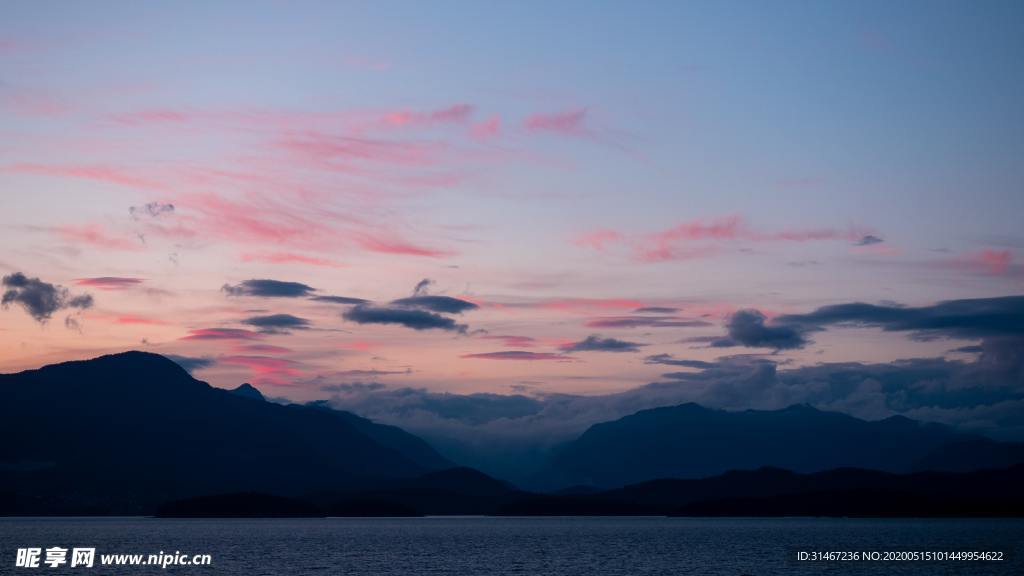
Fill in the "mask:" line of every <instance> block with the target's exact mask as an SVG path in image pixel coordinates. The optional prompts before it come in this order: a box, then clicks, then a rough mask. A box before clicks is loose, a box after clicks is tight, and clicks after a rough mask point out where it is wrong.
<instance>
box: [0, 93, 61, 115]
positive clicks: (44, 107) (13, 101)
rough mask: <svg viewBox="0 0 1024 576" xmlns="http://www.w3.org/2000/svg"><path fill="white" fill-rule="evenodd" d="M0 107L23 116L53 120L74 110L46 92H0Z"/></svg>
mask: <svg viewBox="0 0 1024 576" xmlns="http://www.w3.org/2000/svg"><path fill="white" fill-rule="evenodd" d="M0 105H2V106H3V107H4V108H8V109H9V110H12V111H13V112H15V113H17V114H21V115H23V116H41V117H44V118H54V117H57V116H64V115H66V114H69V113H71V112H73V111H74V108H73V107H72V106H71V105H70V104H68V103H67V102H65V101H63V100H62V99H59V98H57V97H55V96H54V95H52V94H49V93H47V92H42V91H38V90H24V89H10V88H8V89H6V90H3V91H2V92H0Z"/></svg>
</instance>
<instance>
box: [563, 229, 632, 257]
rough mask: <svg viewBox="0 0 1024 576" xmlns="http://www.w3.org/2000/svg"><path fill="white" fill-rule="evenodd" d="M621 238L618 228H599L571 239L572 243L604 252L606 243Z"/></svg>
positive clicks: (617, 240)
mask: <svg viewBox="0 0 1024 576" xmlns="http://www.w3.org/2000/svg"><path fill="white" fill-rule="evenodd" d="M621 240H622V233H621V232H619V231H618V230H611V229H609V228H601V229H598V230H593V231H591V232H584V233H583V234H580V235H578V236H576V237H575V238H574V239H573V243H574V244H576V245H577V246H586V247H588V248H593V249H594V250H597V251H599V252H604V251H605V249H606V248H607V245H608V244H611V243H614V242H620V241H621Z"/></svg>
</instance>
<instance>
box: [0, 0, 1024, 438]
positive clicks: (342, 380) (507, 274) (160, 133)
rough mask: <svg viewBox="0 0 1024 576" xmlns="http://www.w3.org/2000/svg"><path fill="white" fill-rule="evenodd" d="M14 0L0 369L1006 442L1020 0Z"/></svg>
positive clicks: (1018, 370)
mask: <svg viewBox="0 0 1024 576" xmlns="http://www.w3.org/2000/svg"><path fill="white" fill-rule="evenodd" d="M0 11H2V18H0V245H2V246H3V249H2V250H0V274H2V275H3V286H2V287H0V292H2V293H3V309H2V310H0V371H4V372H10V371H17V370H23V369H29V368H34V367H38V366H40V365H43V364H47V363H52V362H57V361H63V360H69V359H82V358H89V357H93V356H96V355H100V354H105V353H111V352H117V351H123V350H128V349H140V350H148V351H152V352H157V353H161V354H166V355H171V356H172V357H174V358H176V359H177V360H178V361H179V362H180V363H181V364H182V365H183V366H185V367H187V368H188V369H190V370H191V371H192V373H193V374H194V375H195V376H196V377H197V378H200V379H203V380H205V381H208V382H210V383H211V384H213V385H216V386H222V387H234V386H237V385H238V384H240V383H241V382H251V383H253V384H255V385H257V386H258V387H259V388H260V389H261V390H263V391H264V392H265V393H266V394H268V395H269V396H273V397H277V398H287V399H291V400H296V401H309V400H315V399H324V398H327V397H332V398H333V400H332V401H334V402H336V403H337V404H339V405H342V406H353V405H359V406H363V407H364V408H365V410H370V409H371V408H380V407H381V406H383V405H385V404H387V402H386V399H387V398H388V397H391V396H387V395H389V394H390V395H392V396H394V395H395V394H396V393H398V392H402V391H405V392H407V393H412V392H413V391H414V392H415V393H416V394H417V395H419V396H418V397H425V398H433V397H434V396H432V395H441V396H440V397H441V398H448V399H451V398H455V397H461V396H460V395H469V396H468V397H470V398H476V399H480V398H491V397H490V396H487V395H489V394H497V395H505V396H509V397H510V398H514V399H516V401H517V402H518V401H520V399H522V398H528V399H530V401H542V400H543V401H544V402H547V401H550V400H551V399H552V398H566V397H572V398H576V397H588V396H593V397H601V398H619V399H621V398H622V396H621V395H622V394H627V395H628V394H632V393H635V391H636V390H647V391H650V390H652V388H651V386H652V385H654V386H662V388H657V389H658V390H663V389H664V386H668V387H670V388H671V390H672V393H671V394H670V395H669V396H667V397H666V396H662V395H660V394H659V395H656V398H657V400H650V401H649V402H655V401H659V402H665V401H668V400H670V399H671V400H677V399H696V400H701V401H703V402H706V403H709V404H712V405H719V406H723V407H734V408H742V407H758V406H764V407H772V406H778V405H781V404H784V403H788V402H811V403H814V404H816V405H821V406H825V407H830V408H835V409H840V410H846V411H849V412H851V413H855V414H858V415H862V416H865V417H882V416H885V415H891V414H893V413H902V414H908V415H912V416H916V417H921V418H924V419H933V420H939V421H945V422H951V423H956V424H959V425H965V426H969V427H970V426H973V427H976V428H979V429H986V430H989V431H993V430H994V431H995V434H996V435H1000V434H1002V435H1015V434H1024V432H1022V431H1024V422H1022V421H1021V416H1017V415H1018V414H1024V360H1022V358H1021V357H1022V355H1024V352H1022V350H1024V346H1022V343H1024V328H1022V326H1024V324H1022V323H1021V322H1020V320H1021V319H1022V318H1024V303H1022V301H1021V300H1020V299H1017V298H1014V297H1015V296H1017V295H1020V294H1024V265H1022V260H1021V254H1022V250H1024V234H1022V233H1021V232H1020V221H1021V216H1022V215H1024V190H1022V184H1024V163H1022V162H1021V161H1020V159H1021V158H1022V157H1024V108H1022V107H1021V106H1020V102H1024V74H1021V64H1020V62H1021V61H1022V57H1024V35H1022V34H1021V33H1020V30H1021V29H1022V25H1024V6H1022V5H1021V3H1019V2H998V1H988V2H982V3H965V2H940V1H928V2H913V1H904V2H898V3H893V2H856V3H853V2H828V1H822V2H814V3H808V2H772V3H757V2H700V3H698V2H655V1H647V2H639V3H626V2H559V3H554V4H553V3H549V2H514V3H513V2H508V3H471V2H430V3H420V2H252V1H246V2H216V3H211V2H180V3H173V4H168V3H156V2H91V3H63V2H47V1H32V2H17V1H14V2H5V3H4V5H3V7H2V8H0ZM767 367H770V368H768V369H769V370H770V372H771V374H770V378H769V380H770V381H765V380H761V379H759V378H762V377H765V376H766V375H765V374H764V370H765V369H766V368H767ZM925 368H927V369H925ZM851 369H853V370H854V372H856V374H857V375H856V376H849V373H848V372H847V371H848V370H851ZM920 370H924V372H920ZM737 374H740V376H737ZM751 374H757V375H758V376H757V378H753V379H750V378H747V376H750V375H751ZM844 374H845V376H844ZM837 379H838V380H837ZM739 381H743V382H748V383H751V384H750V385H751V386H753V387H752V388H750V389H736V383H737V382H739ZM754 383H756V384H754ZM374 398H376V399H378V400H379V402H377V401H374V400H373V399H374ZM367 402H369V403H368V404H367ZM643 405H646V404H643ZM389 406H390V405H389ZM627 406H628V407H635V406H636V405H634V404H629V403H627ZM419 409H420V410H427V408H422V407H421V408H419ZM510 409H511V408H510ZM623 409H625V408H623ZM365 410H364V411H365ZM370 411H372V410H370ZM380 414H381V415H382V416H384V417H385V418H384V419H388V418H387V414H386V410H382V411H380ZM501 414H503V416H501V417H502V418H505V419H506V420H507V418H508V417H509V416H508V414H507V413H504V412H502V413H501ZM603 414H604V413H603ZM605 415H607V414H605ZM435 416H436V414H435ZM495 417H497V416H495ZM391 419H392V420H394V419H396V417H395V413H391Z"/></svg>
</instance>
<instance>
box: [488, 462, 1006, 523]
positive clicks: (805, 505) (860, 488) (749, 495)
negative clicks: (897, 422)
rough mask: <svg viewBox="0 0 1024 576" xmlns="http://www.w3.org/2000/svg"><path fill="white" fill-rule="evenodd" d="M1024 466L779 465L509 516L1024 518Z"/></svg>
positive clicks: (537, 502) (560, 498)
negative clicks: (887, 468) (907, 470)
mask: <svg viewBox="0 0 1024 576" xmlns="http://www.w3.org/2000/svg"><path fill="white" fill-rule="evenodd" d="M1022 485H1024V465H1020V464H1018V465H1016V466H1014V467H1011V468H1008V469H1004V470H980V471H975V472H965V473H951V472H916V473H912V474H892V473H889V472H880V471H877V470H862V469H856V468H841V469H836V470H828V471H824V472H816V473H814V474H798V473H795V472H790V471H788V470H781V469H777V468H761V469H758V470H743V471H730V472H727V473H725V474H722V475H719V476H714V477H710V478H701V479H692V480H689V479H661V480H653V481H650V482H643V483H640V484H633V485H629V486H625V487H623V488H620V489H616V490H609V491H606V492H600V493H596V494H589V495H529V496H528V495H523V496H522V497H521V498H519V499H518V500H515V501H513V502H511V503H510V504H508V505H506V506H505V507H503V508H502V509H501V511H500V514H505V515H565V514H573V515H678V516H851V517H852V516H864V517H885V516H892V517H898V516H913V517H938V516H944V517H959V516H992V517H1019V516H1022V515H1024V493H1022V491H1021V489H1020V486H1022Z"/></svg>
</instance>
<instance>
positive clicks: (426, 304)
mask: <svg viewBox="0 0 1024 576" xmlns="http://www.w3.org/2000/svg"><path fill="white" fill-rule="evenodd" d="M391 304H392V305H394V306H404V307H408V308H422V309H424V310H430V311H431V312H441V313H443V314H461V313H463V312H465V311H467V310H476V309H477V308H479V306H477V305H476V304H473V303H472V302H467V301H465V300H459V299H458V298H452V297H451V296H412V297H409V298H399V299H398V300H394V301H392V302H391Z"/></svg>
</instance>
